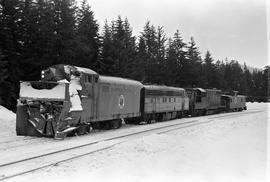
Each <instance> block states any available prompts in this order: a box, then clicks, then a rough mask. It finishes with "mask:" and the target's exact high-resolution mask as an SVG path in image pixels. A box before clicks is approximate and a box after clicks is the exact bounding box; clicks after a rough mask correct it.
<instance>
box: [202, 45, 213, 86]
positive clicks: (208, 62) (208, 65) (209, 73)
mask: <svg viewBox="0 0 270 182" xmlns="http://www.w3.org/2000/svg"><path fill="white" fill-rule="evenodd" d="M213 61H214V59H213V58H212V56H211V53H210V52H209V51H208V50H207V51H206V54H205V58H204V75H205V81H206V84H205V87H206V88H211V87H214V85H215V84H214V65H213Z"/></svg>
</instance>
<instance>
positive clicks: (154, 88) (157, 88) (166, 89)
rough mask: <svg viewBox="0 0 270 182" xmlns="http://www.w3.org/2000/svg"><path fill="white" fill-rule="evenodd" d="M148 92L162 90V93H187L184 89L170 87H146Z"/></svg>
mask: <svg viewBox="0 0 270 182" xmlns="http://www.w3.org/2000/svg"><path fill="white" fill-rule="evenodd" d="M144 87H145V89H147V90H162V91H185V89H183V88H178V87H169V86H164V85H162V86H159V85H144Z"/></svg>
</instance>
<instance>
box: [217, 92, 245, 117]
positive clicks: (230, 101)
mask: <svg viewBox="0 0 270 182" xmlns="http://www.w3.org/2000/svg"><path fill="white" fill-rule="evenodd" d="M221 103H222V105H223V106H224V108H225V111H227V112H232V111H242V110H247V106H246V96H244V95H238V92H237V91H235V92H234V93H233V94H228V93H227V94H224V95H222V96H221Z"/></svg>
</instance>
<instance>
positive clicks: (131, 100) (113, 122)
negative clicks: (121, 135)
mask: <svg viewBox="0 0 270 182" xmlns="http://www.w3.org/2000/svg"><path fill="white" fill-rule="evenodd" d="M41 77H42V79H41V81H33V82H21V83H20V84H21V89H20V98H19V100H18V109H17V121H16V131H17V134H18V135H30V136H48V137H55V138H63V137H65V136H66V135H67V134H70V133H74V131H76V133H77V134H84V133H87V132H89V130H90V129H91V128H106V129H110V128H119V127H120V126H121V124H122V120H123V119H129V118H139V117H140V92H141V89H142V88H143V85H142V84H141V83H140V82H137V81H134V80H129V79H124V78H117V77H109V76H101V75H99V74H98V73H96V72H94V71H93V70H91V69H87V68H81V67H76V66H70V65H55V66H51V67H49V68H48V69H46V70H43V71H42V76H41Z"/></svg>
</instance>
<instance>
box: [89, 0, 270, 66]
mask: <svg viewBox="0 0 270 182" xmlns="http://www.w3.org/2000/svg"><path fill="white" fill-rule="evenodd" d="M266 1H268V0H162V1H161V0H88V2H89V4H90V6H91V8H92V10H93V12H94V14H95V18H96V19H97V21H98V23H99V24H100V29H101V30H102V28H103V25H104V22H105V20H106V19H107V20H108V22H110V21H112V20H115V19H116V18H117V16H118V15H121V17H123V18H125V17H127V18H128V20H129V23H130V25H131V27H132V29H133V34H134V35H136V36H138V35H140V33H141V32H142V30H143V27H144V25H145V23H146V21H147V20H149V21H150V22H151V24H153V25H154V26H156V27H157V26H163V27H164V30H165V33H166V35H167V37H172V36H173V34H174V33H175V32H176V30H177V29H179V31H180V33H181V36H182V37H183V39H184V41H185V42H189V40H190V37H191V36H192V37H194V39H195V42H196V43H197V46H198V47H199V50H200V52H201V53H202V57H204V56H205V53H206V51H207V50H209V51H210V53H211V54H212V56H213V58H214V59H215V60H218V59H219V60H225V58H228V60H238V61H239V62H240V63H241V64H243V63H244V62H246V63H247V65H249V66H253V67H257V68H263V67H264V66H266V65H269V64H270V63H269V62H268V59H267V54H268V53H267V52H268V51H269V50H268V48H267V33H268V32H267V22H269V21H270V20H269V18H268V20H267V13H266V12H267V11H266V10H267V8H266V7H267V6H266V4H267V2H266ZM269 1H270V0H269ZM269 5H270V3H269V2H268V17H269V11H270V9H269ZM268 28H269V23H268ZM269 31H270V30H269ZM268 40H269V33H268ZM268 42H269V41H268ZM269 48H270V47H269Z"/></svg>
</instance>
